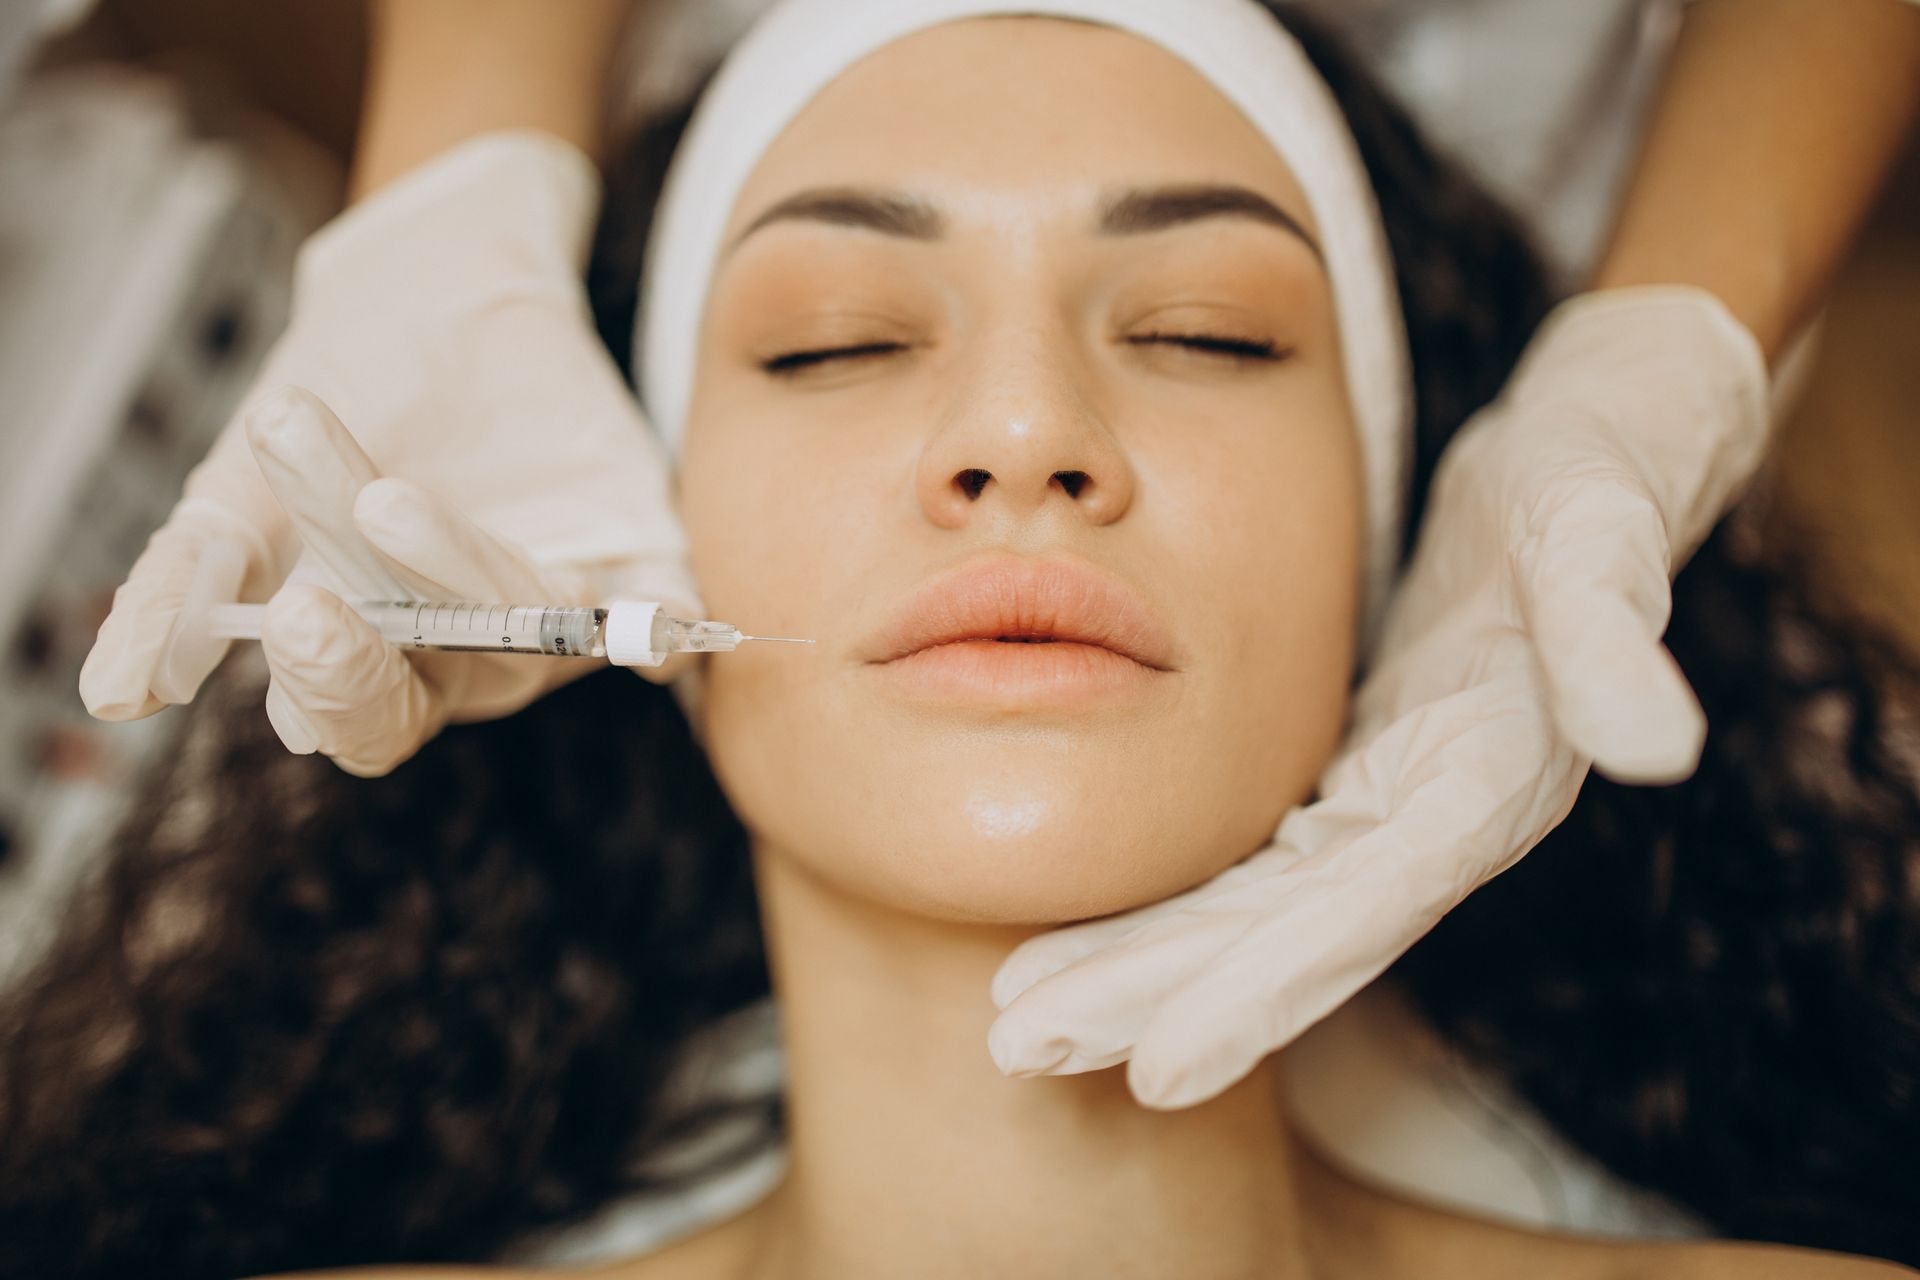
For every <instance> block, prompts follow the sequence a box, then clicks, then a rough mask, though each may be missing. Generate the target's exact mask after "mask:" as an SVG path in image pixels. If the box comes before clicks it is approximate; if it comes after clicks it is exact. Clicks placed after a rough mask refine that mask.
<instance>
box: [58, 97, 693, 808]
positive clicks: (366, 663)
mask: <svg viewBox="0 0 1920 1280" xmlns="http://www.w3.org/2000/svg"><path fill="white" fill-rule="evenodd" d="M598 201H599V179H598V176H597V174H596V172H595V170H594V168H593V165H592V163H591V162H590V161H589V160H588V159H587V158H586V156H584V155H583V154H581V153H580V152H579V151H578V150H577V149H575V148H573V147H571V146H569V145H567V144H565V143H563V142H561V141H559V140H558V139H556V138H552V137H550V136H547V135H544V134H539V133H531V132H527V133H502V134H494V135H489V136H486V137H482V138H478V139H475V140H473V141H471V142H468V143H465V144H463V145H461V146H460V147H457V148H455V149H454V150H452V151H449V152H447V153H446V154H445V155H443V156H441V157H439V158H438V159H436V160H434V161H433V162H432V163H430V164H428V165H426V166H424V167H423V168H421V169H419V170H417V171H415V172H414V173H412V174H410V175H408V176H407V177H405V178H403V179H402V180H400V181H398V182H396V183H394V184H392V185H391V186H389V187H387V188H385V189H383V190H382V191H380V192H379V193H378V194H377V195H375V196H374V197H372V198H371V199H369V200H367V201H366V202H365V203H363V204H361V205H358V206H356V207H355V208H353V209H351V210H349V211H348V212H347V213H345V214H343V215H342V216H341V217H339V218H337V219H336V220H335V221H334V222H332V223H331V224H329V225H328V226H327V227H325V228H323V229H322V230H321V231H320V232H318V233H317V234H316V235H315V236H314V237H313V238H312V239H311V240H310V241H308V243H307V244H306V246H304V247H303V249H302V250H301V253H300V257H299V261H298V263H297V264H296V268H295V278H294V305H293V316H292V319H291V321H290V323H289V325H288V329H287V332H286V334H285V335H284V336H283V337H282V338H281V339H280V341H279V343H278V344H277V345H276V346H275V348H274V350H273V352H272V354H271V355H270V356H269V357H268V359H267V362H266V364H265V367H264V369H263V371H262V373H261V375H260V377H259V378H258V379H257V381H256V382H255V385H254V391H253V392H252V393H250V394H249V395H248V397H247V399H246V401H245V402H244V403H243V405H242V407H241V409H240V411H239V412H238V413H237V414H236V415H235V420H234V421H233V422H232V423H230V424H228V426H227V428H226V429H225V430H224V431H223V432H222V434H221V436H220V438H219V439H218V440H217V441H216V442H215V444H214V447H213V449H212V450H211V451H210V452H209V454H208V456H207V458H206V459H205V460H204V461H203V462H202V463H201V464H200V465H199V466H198V467H196V468H195V469H194V471H193V474H192V475H191V476H189V477H188V479H187V485H186V493H185V496H183V497H182V499H181V501H180V503H179V504H178V505H177V506H176V507H175V508H174V510H173V513H172V515H171V516H170V517H169V518H168V520H167V522H166V524H165V525H164V526H162V527H161V529H160V530H159V531H158V532H157V533H155V534H154V536H153V538H152V540H151V541H150V542H149V543H148V545H147V548H146V550H145V551H144V552H143V553H142V554H141V556H140V558H139V560H138V561H137V562H135V564H134V566H133V569H132V572H131V573H130V574H129V576H128V579H127V581H126V583H125V584H124V585H123V586H122V587H121V588H120V589H119V591H118V592H117V593H116V594H115V596H114V604H113V611H112V612H111V614H109V616H108V617H107V620H106V622H105V623H104V624H103V625H102V627H101V629H100V636H99V639H98V640H97V641H96V643H95V645H94V648H93V651H92V652H91V653H90V654H89V655H88V656H87V661H86V665H85V666H84V667H83V668H82V670H81V673H80V693H81V697H82V698H83V699H84V700H85V702H86V704H87V708H88V710H89V711H91V712H92V713H93V714H94V715H96V716H99V717H101V718H103V719H109V720H125V719H132V718H135V717H139V716H144V715H150V714H151V713H153V712H154V711H157V710H159V709H160V708H161V707H162V706H165V705H167V704H169V703H179V702H185V701H188V700H190V699H191V698H192V697H193V694H194V692H195V690H196V689H198V687H199V685H200V682H201V681H202V680H203V679H204V678H205V677H206V675H207V673H208V672H209V671H210V670H211V669H212V668H213V666H214V665H215V664H216V663H217V662H218V661H219V659H220V657H221V655H222V654H223V653H224V652H225V649H226V646H225V645H224V644H205V643H200V644H196V643H193V642H192V638H191V637H181V636H175V635H174V622H175V619H176V618H177V616H178V615H179V612H180V606H181V603H182V600H183V598H184V596H185V593H186V591H187V588H188V586H189V584H190V583H191V582H192V581H193V580H194V578H195V574H196V571H199V573H200V578H201V583H200V585H201V586H202V587H203V589H210V590H211V591H212V593H213V594H214V595H216V596H224V598H226V599H229V600H233V599H238V600H248V601H259V600H269V598H270V597H271V599H270V600H269V609H268V614H267V619H266V623H265V626H264V632H265V635H264V636H263V640H264V646H265V651H266V657H267V661H268V665H269V667H270V669H271V670H272V674H273V681H272V685H271V687H270V690H269V693H268V699H267V705H268V712H269V715H270V717H271V719H272V721H273V725H274V728H275V729H276V730H277V731H278V733H279V734H280V737H281V739H282V740H283V741H284V742H285V743H286V744H287V746H288V747H289V748H290V749H292V750H294V751H300V752H310V751H315V750H318V751H322V752H325V753H326V754H327V755H329V756H332V757H333V758H334V759H335V760H336V761H337V762H338V763H339V764H340V765H341V766H342V767H343V768H346V769H348V770H350V771H352V772H354V773H359V774H378V773H384V772H386V771H387V770H390V769H392V768H393V767H394V766H395V765H396V764H398V763H400V762H401V761H402V760H404V759H406V758H407V757H408V756H410V755H411V754H412V753H413V752H414V751H415V750H417V749H418V748H419V746H420V744H421V743H422V742H424V741H426V739H428V738H429V737H431V736H432V735H433V734H434V733H436V732H437V731H438V730H439V728H440V726H441V725H442V724H443V723H446V722H447V721H449V720H470V719H480V718H486V717H489V716H497V715H503V714H505V713H507V712H509V711H512V710H514V709H516V708H517V707H519V706H522V705H524V704H525V703H526V702H528V701H531V700H532V699H533V698H535V697H537V696H539V695H540V694H541V693H543V692H545V691H546V690H547V689H550V688H552V687H553V686H554V685H555V684H557V683H559V682H561V681H563V680H565V679H569V678H572V677H574V676H577V675H580V674H582V673H583V670H584V668H586V667H587V666H588V665H589V664H584V663H580V662H575V661H568V660H564V659H554V660H547V659H541V658H537V657H531V658H530V657H507V656H504V655H498V654H449V653H437V654H432V655H415V656H410V655H407V654H404V653H402V652H400V651H397V650H395V649H393V648H392V647H390V646H388V645H386V644H385V643H384V642H379V641H378V640H377V637H376V636H375V635H374V633H373V631H372V629H371V628H369V627H367V626H365V624H364V623H363V622H362V621H361V619H360V618H359V617H358V615H355V614H353V613H352V612H351V611H350V610H346V609H344V608H336V607H333V606H332V605H328V604H327V603H325V600H323V599H322V598H321V595H322V593H318V592H314V591H313V590H311V588H308V589H303V590H300V589H293V588H289V589H286V590H283V589H282V588H283V587H284V586H285V585H286V584H287V583H288V581H289V575H290V573H291V572H292V571H293V570H294V568H295V565H296V562H298V561H300V560H301V557H302V554H303V551H307V550H308V548H309V544H311V551H310V552H309V553H308V555H307V561H306V567H303V568H302V569H301V570H300V572H299V573H298V574H295V575H294V577H295V579H300V578H312V579H313V580H314V581H316V582H319V583H320V584H322V585H324V586H330V587H331V588H333V590H335V591H341V590H345V591H350V592H355V593H357V592H359V591H362V590H367V591H372V590H374V589H375V588H379V592H380V593H381V594H384V593H385V592H386V591H388V590H391V587H392V585H394V584H396V583H398V584H401V585H407V586H409V587H410V589H409V590H408V591H406V592H403V593H402V597H401V598H420V596H419V592H420V591H424V590H426V589H427V588H428V587H429V586H432V587H433V588H434V589H435V590H436V591H438V592H439V593H440V594H441V597H442V598H447V597H448V596H451V597H452V598H456V599H475V598H489V597H491V596H494V595H497V593H498V592H499V591H502V590H505V588H506V587H508V586H512V587H514V588H515V594H514V595H513V596H512V597H509V599H510V601H511V602H514V603H519V602H522V601H525V602H527V603H550V602H551V603H598V602H599V601H601V600H607V599H614V598H621V597H625V598H645V599H652V600H660V601H662V602H663V603H666V604H667V605H668V606H669V607H671V608H672V609H673V610H674V611H675V612H679V613H682V614H683V615H684V616H690V617H698V616H700V606H699V597H698V595H697V593H696V592H695V590H694V586H693V582H692V579H691V577H690V575H689V572H688V569H687V563H686V546H685V539H684V536H683V534H682V533H681V530H680V525H679V522H678V519H677V516H676V514H675V513H674V511H673V509H672V505H671V478H670V471H669V468H668V464H667V461H666V458H665V455H664V452H663V450H662V448H661V446H660V444H659V441H658V440H657V438H656V437H655V436H654V434H653V432H652V431H651V430H650V429H649V428H648V427H647V424H646V422H645V420H644V418H643V417H642V416H641V413H640V409H639V405H638V403H637V402H636V401H635V400H634V398H633V396H632V394H631V392H630V391H629V390H628V389H627V387H626V385H625V384H624V383H623V382H622V381H621V379H620V376H619V372H618V370H617V369H616V368H615V367H614V365H613V362H612V361H611V359H610V358H609V357H608V355H607V353H606V350H605V348H604V346H603V345H602V344H601V343H600V341H599V339H598V338H597V336H596V335H595V333H594V331H593V327H592V322H591V317H590V314H589V311H588V306H587V301H586V296H585V291H584V288H583V286H582V283H581V268H582V264H583V262H584V259H585V254H586V249H587V244H588V238H589V236H590V234H591V231H592V225H593V219H594V215H595V211H596V208H597V205H598ZM289 386H292V387H298V388H302V389H304V390H305V391H307V392H310V393H312V396H308V397H301V396H298V395H292V396H289V395H288V394H287V392H286V390H285V389H286V388H287V387H289ZM314 397H317V401H316V400H315V399H314ZM329 407H330V408H331V409H332V410H333V412H334V413H337V414H338V415H339V418H338V419H334V418H333V417H332V415H331V414H329V413H327V409H328V408H329ZM310 411H311V412H315V413H318V414H319V415H321V416H322V417H324V418H325V419H326V421H325V422H324V423H323V424H322V425H320V426H316V425H315V423H314V422H312V421H306V420H304V415H306V414H307V413H309V412H310ZM250 420H251V421H253V422H254V423H255V425H256V431H255V435H256V440H257V442H264V444H265V446H266V447H265V448H264V449H263V450H262V465H267V462H266V459H267V458H269V457H272V456H275V455H278V456H280V457H281V458H282V461H283V462H284V464H285V467H286V469H287V471H288V472H289V473H290V474H291V475H292V477H293V479H292V482H291V483H282V484H280V485H279V488H280V491H281V493H282V496H283V497H284V498H286V499H287V505H288V506H290V507H292V508H293V509H294V514H295V515H296V516H301V518H300V519H299V520H297V521H296V520H295V519H290V518H289V514H288V512H287V511H286V510H284V509H283V506H282V503H281V502H279V501H276V499H275V496H274V493H273V491H271V490H270V489H269V487H268V485H267V484H266V483H265V481H264V480H263V479H262V475H261V466H260V465H256V460H255V457H254V452H253V451H252V450H250V448H249V445H248V441H247V439H246V432H245V430H243V424H244V423H246V422H248V421H250ZM340 420H344V421H346V422H348V423H351V424H352V435H351V436H347V435H346V433H345V431H344V430H341V429H339V421H340ZM289 424H291V425H289ZM283 428H284V429H283ZM342 438H344V439H345V440H346V445H345V446H344V447H345V448H348V449H350V450H351V452H350V453H343V452H341V448H340V447H336V446H339V444H340V440H341V439H342ZM276 439H277V440H278V444H277V445H276V444H275V443H274V441H275V440H276ZM355 440H357V441H358V446H359V447H358V448H353V447H352V446H353V441H355ZM360 449H364V451H365V452H364V454H362V453H360ZM356 459H357V461H356ZM308 467H318V468H319V470H317V471H315V472H313V473H312V474H310V475H301V474H300V473H301V472H302V471H303V469H305V468H308ZM376 475H385V476H388V477H391V479H389V480H387V481H384V482H382V483H381V484H378V485H373V486H372V487H370V488H369V487H368V484H369V481H371V480H372V479H373V478H374V477H375V476H376ZM284 479H285V477H283V480H284ZM403 482H411V486H417V487H410V486H409V485H408V484H405V483H403ZM433 495H439V500H438V501H436V499H435V498H434V497H433ZM449 503H456V504H458V507H459V511H461V512H465V513H467V514H468V515H470V516H471V517H472V520H471V521H469V520H466V519H464V518H463V517H461V516H460V515H459V514H458V513H457V512H453V511H452V510H451V509H450V508H448V506H447V504H449ZM303 513H304V514H303ZM475 522H477V524H476V523H475ZM356 526H357V534H358V536H356V533H355V529H356ZM479 526H484V528H485V530H486V533H480V532H479V531H478V527H479ZM303 535H304V538H303ZM363 538H364V542H363V541H362V539H363ZM369 544H370V546H371V548H372V549H373V550H371V551H370V550H369ZM203 552H205V553H206V555H205V560H206V564H207V567H206V568H205V569H202V568H201V565H202V560H203ZM508 564H514V565H518V566H520V567H522V568H525V569H528V570H530V571H532V572H533V573H534V574H536V576H533V577H529V576H527V575H526V574H524V573H522V574H517V575H516V574H515V573H512V572H508V571H507V569H506V567H505V566H507V565H508ZM478 565H490V566H492V569H493V570H498V572H497V573H494V572H492V571H488V572H481V573H475V572H474V569H475V567H476V566H478ZM316 566H317V567H316ZM210 582H211V585H210V586H209V583H210ZM540 589H545V590H548V591H549V592H552V591H556V590H557V591H560V592H561V594H559V595H553V594H549V595H547V596H541V597H529V596H527V595H525V594H522V593H524V592H532V591H535V590H540ZM362 598H364V597H362ZM336 603H337V601H336ZM376 645H377V647H376ZM678 666H679V664H678V663H676V662H672V661H670V662H669V663H668V664H667V665H666V666H665V667H661V668H654V669H650V670H649V671H648V672H647V674H648V677H649V678H651V679H657V680H665V679H669V678H671V677H672V676H673V675H674V674H676V672H677V670H678Z"/></svg>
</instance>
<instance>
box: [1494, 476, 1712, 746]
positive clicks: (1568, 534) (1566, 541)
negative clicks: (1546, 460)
mask: <svg viewBox="0 0 1920 1280" xmlns="http://www.w3.org/2000/svg"><path fill="white" fill-rule="evenodd" d="M1543 505H1545V506H1548V509H1547V510H1546V511H1545V512H1544V513H1543V514H1541V515H1539V516H1538V517H1536V521H1535V524H1534V528H1533V531H1532V532H1531V533H1530V534H1529V536H1528V537H1526V538H1524V539H1522V540H1521V542H1520V544H1519V545H1518V546H1517V547H1516V549H1515V552H1514V557H1513V563H1514V569H1515V593H1516V599H1515V606H1516V608H1517V609H1518V611H1519V613H1520V616H1521V618H1522V619H1523V621H1524V622H1525V624H1526V626H1527V630H1528V634H1529V635H1530V636H1532V638H1533V641H1534V648H1535V650H1536V652H1537V655H1538V657H1539V661H1540V666H1541V670H1542V672H1543V674H1544V676H1545V679H1546V683H1547V692H1548V699H1549V705H1550V707H1551V708H1552V711H1553V716H1554V720H1555V722H1556V724H1557V725H1558V726H1559V728H1560V730H1561V732H1562V733H1563V734H1565V735H1566V737H1567V739H1568V741H1569V742H1571V743H1572V744H1573V746H1574V747H1575V748H1576V749H1577V750H1578V751H1580V752H1581V753H1582V754H1584V755H1588V756H1591V757H1593V759H1594V760H1595V762H1596V763H1597V764H1598V765H1599V766H1600V767H1601V768H1602V769H1603V770H1604V771H1606V772H1607V773H1609V774H1610V775H1612V776H1614V777H1617V778H1620V779H1621V780H1622V781H1636V782H1675V781H1678V780H1679V779H1681V778H1683V777H1685V776H1686V775H1687V774H1688V773H1690V772H1691V771H1692V769H1693V766H1694V764H1695V763H1697V761H1698V760H1699V755H1700V747H1701V743H1702V742H1703V740H1704V738H1705V733H1706V721H1705V717H1704V715H1703V714H1702V712H1701V710H1700V705H1699V703H1698V701H1697V700H1696V699H1695V698H1694V696H1693V692H1692V690H1691V689H1689V688H1688V687H1687V683H1686V680H1685V678H1684V677H1683V676H1682V675H1681V674H1680V670H1679V668H1678V667H1677V666H1676V665H1675V663H1674V661H1673V659H1672V657H1671V656H1670V655H1669V654H1668V653H1667V652H1666V650H1665V649H1664V648H1663V647H1662V646H1661V645H1660V641H1659V637H1660V632H1661V630H1662V629H1663V628H1664V627H1665V625H1666V620H1667V616H1668V613H1669V611H1670V609H1671V586H1670V583H1669V580H1668V555H1669V552H1670V544H1669V543H1668V540H1667V533H1666V528H1665V526H1664V524H1663V523H1662V522H1661V519H1660V515H1659V512H1658V510H1657V509H1656V508H1655V507H1654V505H1653V503H1652V501H1651V499H1650V498H1649V497H1648V496H1647V495H1646V493H1645V491H1644V488H1643V487H1642V486H1640V485H1639V484H1638V483H1637V482H1634V481H1632V480H1631V479H1630V478H1625V477H1592V478H1584V479H1582V480H1580V481H1578V482H1577V483H1574V484H1569V485H1567V486H1564V487H1562V488H1561V489H1560V490H1559V492H1558V493H1557V494H1556V495H1555V500H1554V501H1553V502H1552V503H1551V504H1543Z"/></svg>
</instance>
